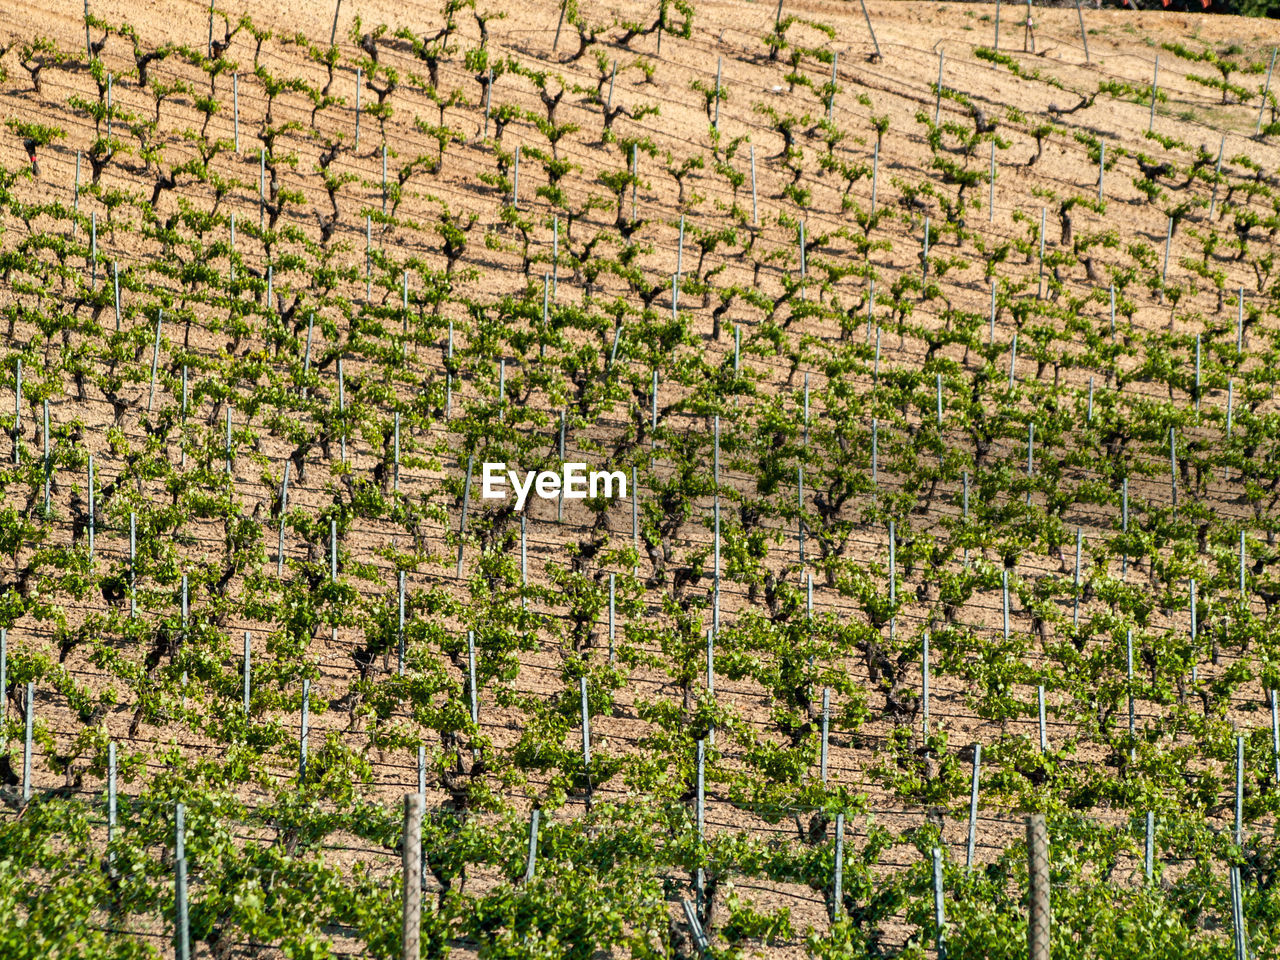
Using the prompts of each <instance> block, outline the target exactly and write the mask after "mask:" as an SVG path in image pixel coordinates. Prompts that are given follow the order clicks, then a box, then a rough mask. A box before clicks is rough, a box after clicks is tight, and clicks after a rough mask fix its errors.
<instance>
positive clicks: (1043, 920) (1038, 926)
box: [1027, 813, 1050, 960]
mask: <svg viewBox="0 0 1280 960" xmlns="http://www.w3.org/2000/svg"><path fill="white" fill-rule="evenodd" d="M1027 871H1028V874H1029V881H1030V885H1029V890H1028V897H1027V943H1028V946H1029V948H1030V957H1029V960H1049V921H1050V917H1049V832H1048V828H1047V827H1046V825H1045V819H1044V814H1043V813H1033V814H1032V815H1031V816H1029V817H1027Z"/></svg>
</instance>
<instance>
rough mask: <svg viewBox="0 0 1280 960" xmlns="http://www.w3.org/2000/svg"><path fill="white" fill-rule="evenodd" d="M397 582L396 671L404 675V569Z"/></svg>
mask: <svg viewBox="0 0 1280 960" xmlns="http://www.w3.org/2000/svg"><path fill="white" fill-rule="evenodd" d="M396 579H397V580H398V581H399V583H397V585H396V592H397V593H398V595H399V596H398V599H397V606H398V607H399V614H398V619H397V622H396V663H397V666H396V673H397V674H398V675H399V676H402V677H403V676H404V571H403V570H401V571H400V576H399V577H397V578H396Z"/></svg>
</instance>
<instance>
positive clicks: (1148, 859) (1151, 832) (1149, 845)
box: [1142, 810, 1156, 883]
mask: <svg viewBox="0 0 1280 960" xmlns="http://www.w3.org/2000/svg"><path fill="white" fill-rule="evenodd" d="M1155 859H1156V815H1155V814H1154V813H1152V812H1151V811H1150V810H1148V811H1147V832H1146V842H1145V843H1144V844H1143V855H1142V869H1143V872H1144V873H1145V874H1146V877H1147V882H1148V883H1150V882H1151V877H1152V874H1153V873H1154V871H1155Z"/></svg>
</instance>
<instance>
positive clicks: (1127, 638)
mask: <svg viewBox="0 0 1280 960" xmlns="http://www.w3.org/2000/svg"><path fill="white" fill-rule="evenodd" d="M1124 651H1125V677H1126V679H1127V680H1128V687H1129V740H1130V744H1131V745H1130V747H1129V759H1130V760H1132V759H1133V755H1134V748H1133V746H1132V741H1133V739H1134V737H1136V736H1137V728H1136V726H1135V725H1134V717H1133V627H1128V628H1126V630H1125V632H1124Z"/></svg>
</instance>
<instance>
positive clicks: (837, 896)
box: [831, 813, 844, 923]
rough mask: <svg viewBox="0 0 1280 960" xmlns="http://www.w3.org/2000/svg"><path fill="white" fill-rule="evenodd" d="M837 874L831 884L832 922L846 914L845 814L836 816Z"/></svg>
mask: <svg viewBox="0 0 1280 960" xmlns="http://www.w3.org/2000/svg"><path fill="white" fill-rule="evenodd" d="M835 861H836V862H835V874H834V876H833V877H832V883H831V921H832V922H833V923H834V922H835V920H836V918H837V917H839V916H840V915H841V914H842V913H844V814H843V813H837V814H836V857H835Z"/></svg>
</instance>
